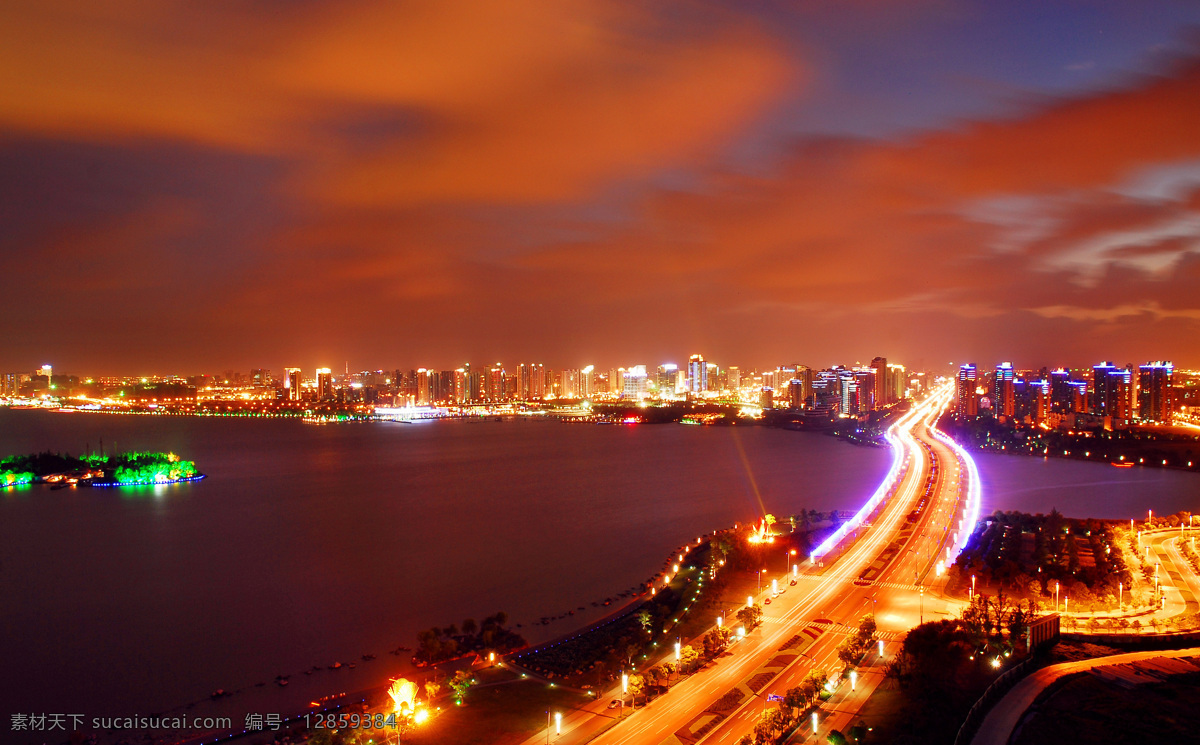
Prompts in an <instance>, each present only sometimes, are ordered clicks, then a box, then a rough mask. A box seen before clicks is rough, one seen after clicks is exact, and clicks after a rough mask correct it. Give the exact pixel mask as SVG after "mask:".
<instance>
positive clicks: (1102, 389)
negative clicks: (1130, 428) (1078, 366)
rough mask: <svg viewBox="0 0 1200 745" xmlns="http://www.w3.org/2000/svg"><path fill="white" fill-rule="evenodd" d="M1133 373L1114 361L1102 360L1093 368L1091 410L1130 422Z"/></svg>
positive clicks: (1115, 419) (1114, 419)
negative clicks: (1118, 365)
mask: <svg viewBox="0 0 1200 745" xmlns="http://www.w3.org/2000/svg"><path fill="white" fill-rule="evenodd" d="M1132 383H1133V373H1132V372H1130V371H1129V369H1127V368H1124V367H1117V366H1116V365H1114V364H1113V363H1112V362H1101V363H1100V364H1099V365H1096V366H1095V367H1093V368H1092V396H1091V411H1092V413H1093V414H1096V415H1098V416H1105V417H1111V418H1112V420H1113V422H1119V423H1122V424H1128V423H1129V420H1130V419H1131V418H1132V411H1131V407H1130V403H1131V400H1130V398H1131V394H1132V387H1133V386H1132Z"/></svg>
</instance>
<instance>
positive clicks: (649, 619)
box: [637, 608, 654, 634]
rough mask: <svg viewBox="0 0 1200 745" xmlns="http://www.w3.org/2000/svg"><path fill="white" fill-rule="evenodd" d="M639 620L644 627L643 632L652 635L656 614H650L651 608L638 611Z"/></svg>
mask: <svg viewBox="0 0 1200 745" xmlns="http://www.w3.org/2000/svg"><path fill="white" fill-rule="evenodd" d="M637 620H638V623H640V624H641V625H642V630H643V631H645V632H646V633H647V634H649V633H652V628H653V626H654V614H653V613H651V612H650V609H649V608H642V609H641V610H640V611H638V614H637Z"/></svg>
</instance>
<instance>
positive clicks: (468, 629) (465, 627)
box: [462, 618, 479, 636]
mask: <svg viewBox="0 0 1200 745" xmlns="http://www.w3.org/2000/svg"><path fill="white" fill-rule="evenodd" d="M478 630H479V626H478V625H477V624H476V623H475V619H474V618H466V619H463V622H462V632H463V633H464V634H466V635H467V636H475V632H476V631H478Z"/></svg>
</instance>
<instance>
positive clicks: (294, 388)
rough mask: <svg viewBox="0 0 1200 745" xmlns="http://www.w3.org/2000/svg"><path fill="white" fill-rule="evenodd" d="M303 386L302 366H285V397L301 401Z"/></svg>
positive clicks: (289, 399)
mask: <svg viewBox="0 0 1200 745" xmlns="http://www.w3.org/2000/svg"><path fill="white" fill-rule="evenodd" d="M301 386H302V383H301V381H300V368H298V367H285V368H284V369H283V391H284V398H286V399H287V400H288V401H299V400H300V392H301Z"/></svg>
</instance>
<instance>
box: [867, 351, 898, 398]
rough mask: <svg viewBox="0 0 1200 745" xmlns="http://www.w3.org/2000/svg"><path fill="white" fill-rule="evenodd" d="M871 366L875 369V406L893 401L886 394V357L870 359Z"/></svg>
mask: <svg viewBox="0 0 1200 745" xmlns="http://www.w3.org/2000/svg"><path fill="white" fill-rule="evenodd" d="M871 368H872V369H874V370H875V407H876V408H878V407H881V406H887V405H888V404H890V403H895V402H894V401H892V400H891V397H890V396H889V395H888V384H887V380H888V363H887V358H886V357H876V358H875V359H873V360H871Z"/></svg>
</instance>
